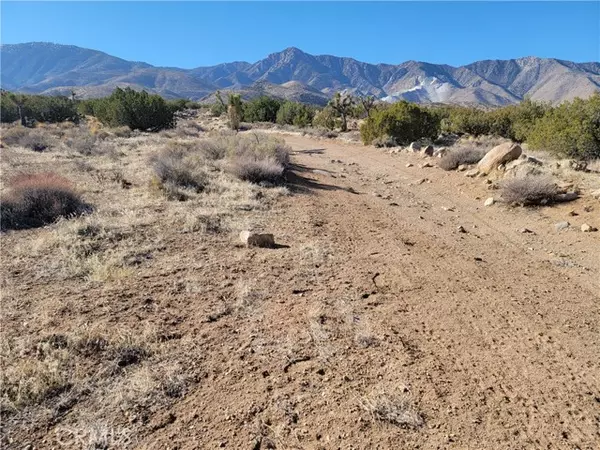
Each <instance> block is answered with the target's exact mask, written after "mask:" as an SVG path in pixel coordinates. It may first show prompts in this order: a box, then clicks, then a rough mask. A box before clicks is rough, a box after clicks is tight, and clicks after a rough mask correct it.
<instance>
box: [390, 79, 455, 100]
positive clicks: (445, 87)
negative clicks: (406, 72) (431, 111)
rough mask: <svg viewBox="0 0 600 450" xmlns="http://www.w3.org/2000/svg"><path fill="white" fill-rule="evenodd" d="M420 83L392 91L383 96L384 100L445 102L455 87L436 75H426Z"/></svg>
mask: <svg viewBox="0 0 600 450" xmlns="http://www.w3.org/2000/svg"><path fill="white" fill-rule="evenodd" d="M419 78H420V77H419ZM418 83H419V84H417V85H416V86H414V87H412V88H408V89H403V90H399V91H396V92H392V93H390V95H387V96H385V97H383V98H382V100H383V101H386V102H396V101H398V100H410V101H415V100H416V99H418V100H419V101H420V102H424V101H429V102H432V103H444V102H446V101H448V99H449V97H450V93H451V91H452V88H453V87H452V85H451V84H450V83H445V82H443V81H440V80H438V79H437V78H436V77H424V78H422V79H420V80H419V79H418Z"/></svg>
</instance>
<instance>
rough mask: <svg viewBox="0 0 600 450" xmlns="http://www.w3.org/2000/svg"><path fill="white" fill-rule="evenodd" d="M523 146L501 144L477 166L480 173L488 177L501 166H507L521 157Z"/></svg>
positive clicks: (509, 143)
mask: <svg viewBox="0 0 600 450" xmlns="http://www.w3.org/2000/svg"><path fill="white" fill-rule="evenodd" d="M521 151H522V150H521V146H520V145H519V144H513V143H512V142H505V143H504V144H500V145H498V146H496V147H494V148H493V149H491V150H490V151H489V152H487V153H486V154H485V156H484V157H483V159H482V160H481V161H479V164H477V168H478V169H479V172H480V173H482V174H484V175H487V174H488V173H490V172H491V171H492V170H494V169H496V168H497V167H498V166H499V165H500V164H506V163H507V162H510V161H513V160H515V159H517V158H518V157H519V156H521Z"/></svg>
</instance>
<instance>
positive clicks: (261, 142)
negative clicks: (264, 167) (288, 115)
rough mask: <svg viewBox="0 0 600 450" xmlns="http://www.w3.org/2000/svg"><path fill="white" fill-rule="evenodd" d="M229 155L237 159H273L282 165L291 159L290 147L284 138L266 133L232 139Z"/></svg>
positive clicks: (232, 158) (285, 164)
mask: <svg viewBox="0 0 600 450" xmlns="http://www.w3.org/2000/svg"><path fill="white" fill-rule="evenodd" d="M230 142H231V143H230V147H229V150H228V157H229V158H230V159H231V160H235V159H255V160H260V159H273V160H274V161H276V162H277V163H278V164H281V165H282V166H287V165H288V164H289V161H290V148H289V147H288V146H287V145H286V144H285V141H284V140H283V139H279V138H277V137H274V136H269V135H267V134H264V133H254V132H253V133H251V134H247V135H243V136H240V137H237V136H236V137H235V138H234V139H233V140H231V141H230Z"/></svg>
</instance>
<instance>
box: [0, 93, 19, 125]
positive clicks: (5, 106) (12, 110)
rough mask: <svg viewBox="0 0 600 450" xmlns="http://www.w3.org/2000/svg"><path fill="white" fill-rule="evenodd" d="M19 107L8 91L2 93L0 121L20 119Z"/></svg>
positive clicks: (9, 121)
mask: <svg viewBox="0 0 600 450" xmlns="http://www.w3.org/2000/svg"><path fill="white" fill-rule="evenodd" d="M19 118H20V116H19V108H18V107H17V104H16V103H15V101H14V99H13V97H12V96H11V95H10V93H8V92H2V94H1V95H0V122H2V123H11V122H16V121H17V120H19Z"/></svg>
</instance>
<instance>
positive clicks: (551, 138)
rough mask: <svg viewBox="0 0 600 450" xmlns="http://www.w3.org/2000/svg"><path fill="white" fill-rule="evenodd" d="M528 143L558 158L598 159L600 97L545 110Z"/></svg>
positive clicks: (599, 155) (598, 95)
mask: <svg viewBox="0 0 600 450" xmlns="http://www.w3.org/2000/svg"><path fill="white" fill-rule="evenodd" d="M527 143H528V144H529V146H530V147H531V148H533V149H539V150H548V151H550V152H552V153H554V154H555V155H557V156H561V157H569V158H578V159H593V158H600V94H598V93H596V94H594V95H593V96H592V97H590V98H589V99H587V100H581V99H575V100H573V101H572V102H565V103H563V104H561V105H560V106H557V107H556V108H554V109H552V110H550V111H548V112H547V113H546V114H545V115H544V116H543V117H542V118H540V119H539V120H537V121H536V122H535V124H534V125H533V126H532V128H531V131H530V133H529V136H528V139H527Z"/></svg>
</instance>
